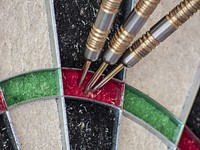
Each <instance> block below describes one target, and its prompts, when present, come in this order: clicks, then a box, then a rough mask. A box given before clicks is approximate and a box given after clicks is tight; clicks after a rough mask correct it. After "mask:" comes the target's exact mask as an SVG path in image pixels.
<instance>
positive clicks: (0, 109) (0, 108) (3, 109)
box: [0, 88, 7, 114]
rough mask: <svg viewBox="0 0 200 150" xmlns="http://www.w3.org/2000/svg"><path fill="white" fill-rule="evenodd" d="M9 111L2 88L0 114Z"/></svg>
mask: <svg viewBox="0 0 200 150" xmlns="http://www.w3.org/2000/svg"><path fill="white" fill-rule="evenodd" d="M6 110H7V106H6V102H5V99H4V96H3V92H2V90H1V88H0V114H1V113H3V112H5V111H6Z"/></svg>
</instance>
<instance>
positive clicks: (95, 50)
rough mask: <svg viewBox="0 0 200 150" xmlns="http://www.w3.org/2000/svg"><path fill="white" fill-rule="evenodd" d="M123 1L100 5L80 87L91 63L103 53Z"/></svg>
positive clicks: (112, 0) (87, 46)
mask: <svg viewBox="0 0 200 150" xmlns="http://www.w3.org/2000/svg"><path fill="white" fill-rule="evenodd" d="M121 1H122V0H103V1H102V3H101V5H100V9H99V12H98V15H97V17H96V20H95V23H94V24H93V26H92V28H91V31H90V33H89V36H88V39H87V43H86V48H85V51H84V57H85V59H86V60H85V63H84V65H83V69H82V76H81V78H80V81H79V87H81V86H82V83H83V81H84V79H85V76H86V74H87V72H88V70H89V67H90V64H91V62H93V61H96V60H97V59H98V57H99V55H100V53H101V51H102V48H103V46H104V44H105V42H106V39H107V36H108V34H109V31H110V28H111V26H112V24H113V21H114V19H115V16H116V14H117V12H118V9H119V6H120V4H121Z"/></svg>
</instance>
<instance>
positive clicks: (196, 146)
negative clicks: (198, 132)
mask: <svg viewBox="0 0 200 150" xmlns="http://www.w3.org/2000/svg"><path fill="white" fill-rule="evenodd" d="M178 147H179V148H180V150H200V140H199V139H198V138H197V137H196V136H195V135H194V134H193V133H192V131H190V129H188V127H185V128H184V130H183V134H182V136H181V139H180V142H179V145H178Z"/></svg>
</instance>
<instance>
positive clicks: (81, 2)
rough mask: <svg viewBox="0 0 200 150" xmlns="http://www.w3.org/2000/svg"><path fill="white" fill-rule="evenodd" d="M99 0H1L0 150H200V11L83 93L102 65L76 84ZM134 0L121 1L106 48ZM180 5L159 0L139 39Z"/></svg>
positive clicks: (92, 66) (106, 72)
mask: <svg viewBox="0 0 200 150" xmlns="http://www.w3.org/2000/svg"><path fill="white" fill-rule="evenodd" d="M100 3H101V1H100V0H54V1H52V0H35V1H31V0H15V1H13V0H0V10H1V12H0V18H1V19H0V20H1V21H0V24H1V27H0V37H1V41H0V149H1V150H15V149H22V150H51V149H52V150H61V149H63V150H65V149H66V150H70V149H71V150H111V149H112V150H115V149H119V150H164V149H181V150H199V149H200V140H199V138H200V91H199V85H200V50H199V49H200V44H199V40H200V30H199V25H200V19H199V17H200V14H199V13H197V14H195V15H194V17H192V18H191V19H190V20H189V21H188V22H187V23H185V24H184V25H183V26H182V27H180V29H179V30H178V31H176V32H175V33H174V34H173V35H172V36H170V37H169V38H168V39H167V40H166V41H165V42H163V43H162V44H161V45H160V46H159V47H158V48H156V49H155V50H153V51H152V52H151V54H149V55H148V56H147V57H145V58H144V59H143V60H142V61H140V62H139V63H138V64H136V65H135V66H134V67H133V68H130V69H124V70H122V71H121V72H119V73H118V74H117V75H116V76H115V77H114V78H113V79H112V80H110V81H109V82H108V83H107V84H105V85H104V86H103V87H102V88H101V89H99V90H98V91H97V92H95V93H89V94H87V95H85V94H83V89H84V87H85V85H86V84H87V82H88V81H89V80H90V78H91V77H92V75H93V73H94V71H96V70H97V68H98V67H99V65H100V63H101V62H102V59H101V58H102V56H100V59H99V60H98V61H96V62H94V63H92V65H91V67H90V71H89V72H88V74H87V76H86V78H85V80H84V82H83V86H82V87H81V88H79V86H78V81H79V79H80V76H81V68H82V67H83V63H84V57H83V51H84V49H85V44H86V39H87V37H88V34H89V31H90V29H91V26H92V24H93V22H94V20H95V18H96V15H97V12H98V9H99V6H100ZM135 3H136V2H135V1H134V0H123V1H122V4H121V6H120V9H119V12H118V14H117V16H116V19H115V20H114V24H113V26H112V29H111V32H110V34H109V36H108V38H107V42H106V44H105V46H104V50H105V49H106V48H107V46H108V45H107V44H108V43H109V41H110V39H111V38H112V36H113V35H114V33H115V32H116V31H117V29H118V28H119V26H120V25H121V24H122V23H123V22H124V20H125V19H126V17H127V16H128V14H129V13H130V12H131V10H132V9H133V8H134V6H135ZM178 3H180V2H178V1H176V0H169V1H161V3H160V4H159V6H158V7H157V9H156V10H155V12H154V13H153V14H152V15H151V16H150V18H149V19H148V20H147V23H146V24H145V25H144V27H143V28H142V30H141V31H140V32H139V34H138V35H137V36H136V37H135V40H136V39H137V38H139V37H140V36H142V34H144V33H145V32H146V31H148V30H149V29H150V28H151V26H152V25H154V24H155V23H156V22H157V21H158V20H159V19H160V18H162V17H163V16H164V15H165V14H167V13H168V12H169V11H170V10H171V9H173V8H174V7H175V6H176V5H177V4H178ZM115 66H116V65H113V66H109V67H108V69H107V70H106V71H105V72H104V74H105V75H106V74H108V72H109V71H110V70H112V69H113V67H115ZM101 78H103V76H102V77H101Z"/></svg>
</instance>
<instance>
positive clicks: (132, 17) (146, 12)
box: [84, 0, 160, 94]
mask: <svg viewBox="0 0 200 150" xmlns="http://www.w3.org/2000/svg"><path fill="white" fill-rule="evenodd" d="M159 3H160V0H141V1H138V3H137V4H136V6H135V8H134V9H133V11H132V12H131V13H130V14H129V16H128V17H127V19H126V21H125V23H124V24H123V25H121V27H120V29H119V30H118V32H117V33H116V34H115V35H114V37H113V38H112V40H111V42H110V44H109V46H108V49H107V51H106V52H105V54H104V55H103V63H102V64H101V66H100V67H99V68H98V70H97V71H96V72H95V74H94V75H93V77H92V78H91V80H90V81H89V82H88V83H87V85H86V87H85V90H84V93H85V94H87V93H88V92H89V91H90V89H91V88H92V87H93V86H94V84H95V83H96V82H97V81H98V79H99V77H100V76H101V75H102V74H103V72H104V71H105V69H106V68H107V66H108V65H114V64H116V63H117V61H118V59H119V58H120V57H121V55H122V54H123V52H124V51H125V50H126V49H127V48H128V46H129V45H130V44H131V42H132V41H133V38H134V37H135V35H136V34H137V33H138V32H139V31H140V29H141V28H142V27H143V25H144V24H145V22H146V21H147V19H148V18H149V16H150V15H151V14H152V13H153V11H154V10H155V8H156V7H157V5H158V4H159Z"/></svg>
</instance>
